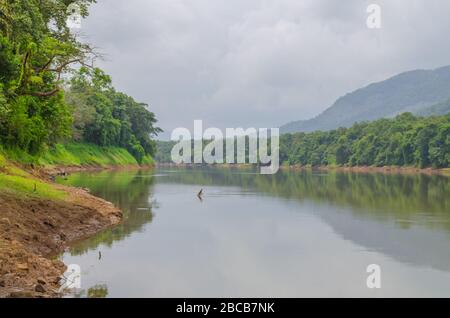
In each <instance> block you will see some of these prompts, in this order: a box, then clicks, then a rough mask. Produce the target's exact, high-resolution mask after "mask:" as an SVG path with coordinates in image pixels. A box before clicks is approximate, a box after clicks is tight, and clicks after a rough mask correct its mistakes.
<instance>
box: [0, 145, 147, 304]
mask: <svg viewBox="0 0 450 318" xmlns="http://www.w3.org/2000/svg"><path fill="white" fill-rule="evenodd" d="M81 147H82V149H83V150H86V147H87V148H88V149H89V150H90V151H91V153H89V152H88V153H85V154H84V156H85V157H84V159H82V160H80V157H75V156H72V157H71V158H69V159H70V160H67V161H65V162H61V161H57V160H55V158H56V157H55V155H54V152H53V153H51V152H49V153H47V154H46V155H45V156H43V157H42V158H40V159H41V160H49V155H52V156H53V161H52V162H51V163H52V164H46V165H42V161H41V164H39V163H36V161H34V159H35V158H31V159H33V161H31V162H29V163H27V162H24V161H25V160H24V159H30V157H22V162H21V163H18V162H17V161H15V160H11V159H10V158H9V157H6V156H5V151H2V152H0V206H1V209H0V297H58V296H60V293H59V291H58V289H59V286H60V277H61V275H62V274H63V273H64V271H65V270H66V266H65V264H63V263H62V262H61V261H59V260H57V259H53V257H54V256H55V255H57V254H59V253H61V252H63V251H64V250H65V249H66V248H68V246H69V245H70V244H71V243H72V242H75V241H77V240H80V239H83V238H86V237H89V236H91V235H93V234H95V233H97V232H99V231H101V230H103V229H106V228H108V227H111V226H114V225H116V224H118V223H119V222H120V221H121V220H122V213H121V211H120V210H119V209H118V208H116V207H115V206H114V205H113V204H112V203H110V202H107V201H105V200H103V199H100V198H97V197H95V196H93V195H91V194H89V192H88V190H86V189H81V188H74V187H68V186H64V185H59V184H56V183H54V182H53V180H54V179H55V175H58V174H67V173H70V172H75V171H85V170H104V169H138V168H140V167H141V166H140V165H139V164H138V163H137V162H136V161H134V162H133V160H131V159H130V157H129V156H128V155H129V154H127V153H126V152H124V150H123V149H120V148H115V149H111V148H103V149H100V148H97V149H94V148H93V147H92V146H89V145H88V146H86V147H85V146H81ZM78 149H79V148H78ZM57 151H59V152H61V148H60V149H59V150H57ZM99 152H102V153H103V154H102V156H100V157H99V158H98V159H96V160H97V161H98V160H102V161H103V162H102V163H101V164H99V163H97V164H96V163H95V162H88V163H86V157H87V156H92V155H95V153H97V154H98V153H99ZM10 153H11V152H10ZM63 153H65V154H68V153H70V152H69V151H67V149H66V148H65V147H64V152H63ZM7 154H8V152H6V155H7ZM60 154H61V153H60ZM66 158H67V157H66ZM105 158H106V159H107V161H108V164H105V163H106V160H105ZM74 159H75V160H78V162H80V163H82V164H80V165H69V166H66V165H65V163H68V162H69V161H70V162H73V160H74ZM83 160H84V162H83ZM114 160H117V161H114ZM14 161H15V162H14ZM115 163H117V164H115ZM147 166H149V165H147Z"/></svg>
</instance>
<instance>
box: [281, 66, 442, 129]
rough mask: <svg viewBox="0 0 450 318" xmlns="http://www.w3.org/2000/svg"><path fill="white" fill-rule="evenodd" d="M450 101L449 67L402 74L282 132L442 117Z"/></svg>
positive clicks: (340, 100)
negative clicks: (407, 114) (404, 117)
mask: <svg viewBox="0 0 450 318" xmlns="http://www.w3.org/2000/svg"><path fill="white" fill-rule="evenodd" d="M449 98H450V66H445V67H441V68H438V69H435V70H415V71H410V72H405V73H401V74H399V75H396V76H394V77H391V78H389V79H387V80H385V81H382V82H378V83H373V84H370V85H368V86H366V87H364V88H361V89H358V90H356V91H354V92H352V93H349V94H346V95H345V96H343V97H340V98H339V99H338V100H337V101H336V102H335V103H334V104H333V105H332V106H331V107H329V108H328V109H326V110H325V111H324V112H323V113H321V114H320V115H318V116H317V117H315V118H312V119H309V120H299V121H295V122H291V123H288V124H286V125H283V126H282V127H281V128H280V130H281V132H282V133H288V132H297V131H305V132H307V131H314V130H330V129H335V128H338V127H349V126H351V125H352V124H353V123H355V122H360V121H366V120H374V119H378V118H382V117H393V116H395V115H397V114H399V113H403V112H412V113H415V114H419V115H432V114H437V115H439V114H442V113H443V112H444V111H445V109H448V106H449V104H450V103H449Z"/></svg>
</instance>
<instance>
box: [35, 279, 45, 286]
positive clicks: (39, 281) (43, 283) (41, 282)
mask: <svg viewBox="0 0 450 318" xmlns="http://www.w3.org/2000/svg"><path fill="white" fill-rule="evenodd" d="M37 282H38V283H39V284H41V285H46V284H47V282H46V281H45V280H43V279H42V278H38V279H37Z"/></svg>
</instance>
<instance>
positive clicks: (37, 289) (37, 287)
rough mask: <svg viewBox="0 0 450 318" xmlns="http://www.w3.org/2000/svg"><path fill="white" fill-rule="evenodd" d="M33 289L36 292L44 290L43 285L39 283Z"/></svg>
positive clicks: (43, 291)
mask: <svg viewBox="0 0 450 318" xmlns="http://www.w3.org/2000/svg"><path fill="white" fill-rule="evenodd" d="M34 290H35V291H37V292H38V293H45V292H46V290H45V288H44V286H42V285H41V284H37V285H36V287H35V288H34Z"/></svg>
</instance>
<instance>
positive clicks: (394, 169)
mask: <svg viewBox="0 0 450 318" xmlns="http://www.w3.org/2000/svg"><path fill="white" fill-rule="evenodd" d="M155 165H156V166H157V167H165V168H170V167H181V168H189V167H196V166H201V165H197V164H175V163H166V162H157V163H156V164H155ZM212 166H214V167H218V168H233V169H249V168H252V167H253V166H254V165H252V164H215V165H212ZM280 169H281V170H285V171H307V170H309V171H342V172H358V173H384V174H418V173H421V174H429V175H446V176H450V168H442V169H435V168H417V167H401V166H385V167H374V166H354V167H349V166H331V165H330V166H310V165H306V166H301V165H282V166H280Z"/></svg>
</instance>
